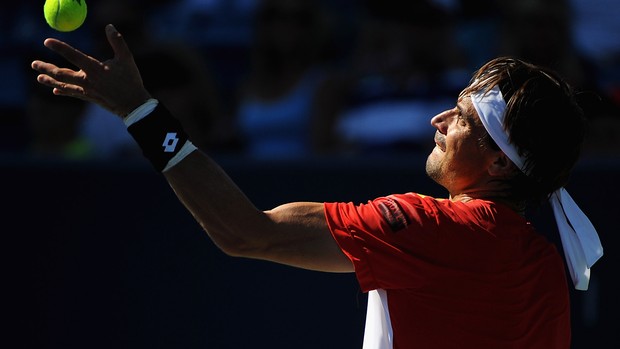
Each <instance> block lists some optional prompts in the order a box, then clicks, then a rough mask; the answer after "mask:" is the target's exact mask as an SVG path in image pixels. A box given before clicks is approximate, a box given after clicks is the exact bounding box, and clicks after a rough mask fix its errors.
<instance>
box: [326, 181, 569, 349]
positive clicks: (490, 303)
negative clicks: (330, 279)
mask: <svg viewBox="0 0 620 349" xmlns="http://www.w3.org/2000/svg"><path fill="white" fill-rule="evenodd" d="M325 215H326V219H327V222H328V224H329V227H330V230H331V232H332V234H333V236H334V238H335V239H336V241H337V242H338V244H339V246H340V248H341V249H342V250H343V251H344V253H345V254H346V255H347V256H348V257H349V258H350V259H351V261H352V262H353V264H354V266H355V273H356V275H357V279H358V280H359V283H360V285H361V288H362V290H363V291H364V292H369V296H368V299H369V300H368V313H367V318H366V330H365V334H364V348H365V349H379V348H380V349H388V348H390V349H391V348H396V349H415V348H431V349H441V348H450V349H454V348H472V349H473V348H475V349H483V348H498V349H500V348H501V349H510V348H519V349H524V348H527V349H538V348H540V349H555V348H562V349H566V348H569V347H570V305H569V294H568V284H567V280H566V275H565V271H564V264H563V263H564V262H563V260H562V257H561V255H560V254H559V253H558V251H557V249H556V248H555V246H554V245H553V244H552V243H550V242H549V241H547V240H546V239H545V238H544V237H543V236H542V235H540V234H538V233H537V232H536V231H535V230H534V228H533V227H532V226H531V224H530V223H529V222H528V221H527V220H526V219H525V218H523V217H522V216H520V215H519V214H517V213H516V212H514V211H513V210H511V209H510V208H508V207H507V206H504V205H502V204H497V203H493V202H490V201H485V200H471V201H469V202H452V201H450V200H443V199H435V198H432V197H428V196H423V195H419V194H413V193H408V194H401V195H390V196H387V197H382V198H378V199H376V200H373V201H370V202H368V203H367V204H361V205H355V204H352V203H326V204H325Z"/></svg>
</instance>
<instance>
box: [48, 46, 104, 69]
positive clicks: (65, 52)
mask: <svg viewBox="0 0 620 349" xmlns="http://www.w3.org/2000/svg"><path fill="white" fill-rule="evenodd" d="M43 45H45V47H47V48H49V49H50V50H52V51H54V52H56V53H57V54H59V55H61V56H62V57H63V58H65V59H66V60H67V61H69V62H70V63H71V64H73V65H75V66H76V67H78V68H80V69H84V70H87V69H88V68H89V67H91V66H93V65H99V64H100V62H99V61H97V60H96V59H94V58H92V57H90V56H88V55H86V54H84V53H82V52H81V51H80V50H78V49H76V48H74V47H73V46H71V45H69V44H67V43H66V42H63V41H60V40H57V39H45V41H44V42H43Z"/></svg>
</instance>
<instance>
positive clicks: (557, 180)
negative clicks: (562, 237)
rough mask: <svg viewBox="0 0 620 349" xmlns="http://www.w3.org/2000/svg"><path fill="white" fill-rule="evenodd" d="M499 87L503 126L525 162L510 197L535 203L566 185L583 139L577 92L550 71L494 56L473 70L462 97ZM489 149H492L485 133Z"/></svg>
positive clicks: (584, 123)
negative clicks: (503, 107)
mask: <svg viewBox="0 0 620 349" xmlns="http://www.w3.org/2000/svg"><path fill="white" fill-rule="evenodd" d="M495 86H498V87H499V89H500V90H501V91H502V95H503V96H504V100H505V101H506V116H505V119H504V120H505V121H504V127H505V128H506V130H507V131H508V134H509V141H510V142H511V143H512V144H514V145H515V146H516V147H517V149H518V151H519V155H520V156H522V157H524V158H525V168H524V169H523V170H524V172H525V173H527V175H525V174H524V173H523V172H520V171H519V173H518V174H517V175H516V176H514V177H513V178H512V179H510V185H511V188H512V191H513V193H512V194H513V197H514V198H516V199H520V200H526V201H528V202H530V203H532V202H534V203H540V202H541V201H542V200H545V199H547V198H548V197H549V195H550V194H551V193H553V192H554V191H555V190H557V189H558V188H560V187H563V186H565V185H566V184H567V183H568V179H569V176H570V173H571V171H572V169H573V167H574V166H575V164H576V162H577V160H578V158H579V155H580V152H581V147H582V144H583V140H584V138H585V133H586V125H587V124H586V119H585V117H584V113H583V110H582V109H581V107H580V106H579V104H578V102H577V98H576V93H575V91H574V90H573V88H572V87H571V86H569V85H568V83H566V82H565V81H564V80H563V79H562V78H561V77H560V76H559V75H558V74H557V73H555V72H554V71H552V70H551V69H548V68H545V67H541V66H538V65H534V64H531V63H528V62H525V61H522V60H519V59H516V58H511V57H499V58H496V59H493V60H491V61H489V62H487V63H486V64H484V65H483V66H482V67H481V68H480V69H478V70H477V71H476V72H475V73H474V75H473V77H472V79H471V82H470V84H469V86H468V87H467V88H465V89H464V90H463V92H462V94H461V95H462V96H465V95H470V94H471V93H472V92H476V91H483V90H489V89H492V88H493V87H495ZM485 138H487V139H488V141H489V142H488V143H489V144H490V146H492V147H494V148H496V149H499V148H497V145H496V144H495V142H493V141H492V139H491V137H490V136H488V135H485Z"/></svg>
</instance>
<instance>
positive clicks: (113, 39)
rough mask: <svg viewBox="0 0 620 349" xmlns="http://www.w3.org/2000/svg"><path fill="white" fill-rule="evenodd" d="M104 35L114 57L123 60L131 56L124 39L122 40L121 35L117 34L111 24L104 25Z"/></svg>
mask: <svg viewBox="0 0 620 349" xmlns="http://www.w3.org/2000/svg"><path fill="white" fill-rule="evenodd" d="M105 34H106V37H107V38H108V42H109V43H110V46H111V47H112V50H113V51H114V57H116V58H125V57H128V56H131V55H132V54H131V51H130V50H129V46H127V43H126V42H125V39H123V36H122V35H121V33H119V32H118V30H116V28H115V27H114V26H113V25H112V24H108V25H106V27H105Z"/></svg>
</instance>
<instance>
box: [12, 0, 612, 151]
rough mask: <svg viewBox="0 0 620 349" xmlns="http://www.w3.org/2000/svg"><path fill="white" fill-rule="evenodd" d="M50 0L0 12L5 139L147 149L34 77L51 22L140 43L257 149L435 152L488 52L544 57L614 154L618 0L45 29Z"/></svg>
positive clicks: (326, 2) (167, 82)
mask: <svg viewBox="0 0 620 349" xmlns="http://www.w3.org/2000/svg"><path fill="white" fill-rule="evenodd" d="M42 5H43V1H40V3H34V2H30V1H29V2H9V3H7V4H5V5H4V7H3V11H2V12H1V13H0V50H1V54H0V74H2V78H3V80H4V81H5V82H4V83H3V84H1V85H0V115H1V118H0V123H1V126H0V127H1V130H2V134H3V137H2V138H1V139H0V153H2V154H3V155H10V156H17V157H19V156H24V157H31V158H35V159H36V158H44V159H65V160H66V159H69V160H72V161H73V160H77V161H82V160H87V161H88V160H97V161H99V160H103V161H108V160H116V159H123V158H129V159H132V158H140V155H139V152H138V150H137V148H136V146H135V145H134V143H133V141H132V140H131V138H130V137H129V136H128V134H127V133H126V132H125V129H124V125H123V124H122V122H121V121H120V120H119V119H118V118H114V117H110V115H108V112H107V111H106V110H103V109H101V108H99V107H97V106H94V105H89V104H86V103H82V102H80V101H77V100H74V99H70V98H64V97H56V96H53V95H52V94H51V92H50V91H49V89H46V88H43V87H40V86H38V84H36V82H35V75H34V72H32V71H31V70H30V68H29V64H30V62H31V61H32V60H33V59H35V58H43V59H47V60H50V61H53V62H62V61H61V60H60V59H59V58H58V57H54V56H52V55H51V54H49V53H48V52H46V51H45V49H44V48H43V46H42V41H43V39H44V38H46V37H49V36H54V37H58V38H60V39H63V40H66V41H67V42H69V43H71V44H73V45H75V46H76V47H78V48H80V49H82V50H83V51H85V52H88V53H91V54H92V55H93V56H95V57H98V58H107V57H110V55H111V52H110V49H109V47H108V46H107V42H106V41H105V36H104V31H103V26H104V24H106V23H113V24H115V26H116V27H117V28H118V29H119V30H120V31H121V33H123V34H124V36H125V37H126V40H127V41H128V43H129V45H130V47H131V48H132V50H133V52H134V54H135V57H136V61H137V62H138V66H139V67H140V68H141V72H142V75H143V79H144V82H145V84H146V86H147V87H148V88H149V90H150V91H151V92H152V93H153V94H154V95H155V97H157V98H159V99H160V100H162V101H163V102H164V103H165V104H166V105H167V106H168V107H169V108H170V109H171V110H172V111H173V113H174V114H175V115H177V116H178V117H179V118H181V119H182V122H183V123H184V125H185V126H186V128H187V131H188V133H189V134H190V137H191V138H192V139H193V141H194V143H196V144H197V145H199V146H201V147H202V148H203V149H206V150H208V151H209V152H211V153H212V154H213V155H215V156H217V155H222V156H247V157H252V158H256V159H272V160H273V159H275V160H278V159H291V158H300V157H301V158H303V157H309V156H334V155H336V156H340V155H342V156H345V155H346V156H355V155H367V154H392V155H393V154H400V153H403V154H407V153H409V152H427V151H428V150H429V149H430V148H431V147H432V146H433V142H432V139H433V137H432V135H433V133H434V129H433V128H432V127H431V126H430V124H429V119H430V118H431V117H432V116H433V115H435V114H436V113H438V112H440V111H442V110H444V109H447V108H451V107H452V106H453V105H454V102H455V99H456V96H457V94H458V92H459V91H460V89H462V88H463V87H464V86H465V85H466V84H467V82H468V80H469V78H470V74H471V73H472V72H473V71H474V70H475V69H476V68H477V67H479V66H480V65H481V64H482V63H483V62H485V61H486V60H488V59H489V58H492V57H495V56H499V55H514V56H517V57H519V58H523V59H526V60H530V61H532V62H535V63H538V64H543V65H547V66H549V67H551V68H553V69H555V70H557V71H559V72H560V73H561V74H563V75H564V76H566V77H567V78H568V79H569V80H570V82H571V83H572V84H573V85H574V86H576V87H578V89H579V90H581V91H583V93H581V94H580V96H581V98H583V101H584V104H583V105H584V106H586V109H587V112H588V115H589V117H590V119H591V123H590V124H591V127H590V131H589V136H588V141H587V144H586V147H585V154H584V155H585V156H592V157H598V156H605V157H607V156H613V157H620V111H619V110H620V35H619V34H620V21H618V20H617V18H620V2H618V1H616V0H522V1H501V0H427V1H423V0H416V1H392V0H389V1H388V0H365V1H360V0H323V1H320V0H177V1H172V0H150V1H145V0H106V1H94V0H91V1H89V2H88V5H89V14H88V17H87V21H86V23H85V24H84V26H83V27H82V28H80V29H79V30H77V31H75V32H71V33H59V32H55V31H53V30H51V29H50V28H49V27H48V26H47V24H46V23H45V21H44V19H43V13H42V12H43V11H42Z"/></svg>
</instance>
